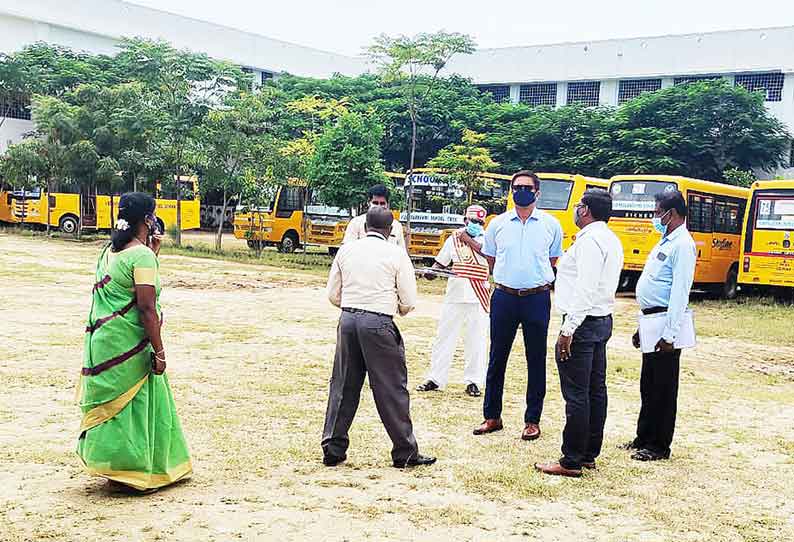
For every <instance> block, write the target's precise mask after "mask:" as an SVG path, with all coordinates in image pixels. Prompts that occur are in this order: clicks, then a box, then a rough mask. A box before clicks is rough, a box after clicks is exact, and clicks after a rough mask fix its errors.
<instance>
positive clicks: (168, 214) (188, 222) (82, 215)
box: [0, 177, 201, 233]
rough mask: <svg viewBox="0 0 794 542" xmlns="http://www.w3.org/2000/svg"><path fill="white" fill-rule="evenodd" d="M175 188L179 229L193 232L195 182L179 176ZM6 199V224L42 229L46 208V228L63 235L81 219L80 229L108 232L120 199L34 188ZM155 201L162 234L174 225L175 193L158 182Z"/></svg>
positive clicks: (197, 206) (196, 198)
mask: <svg viewBox="0 0 794 542" xmlns="http://www.w3.org/2000/svg"><path fill="white" fill-rule="evenodd" d="M179 189H180V190H181V191H182V229H183V230H191V229H196V228H198V227H199V226H200V222H199V221H200V205H201V202H200V200H199V196H198V183H197V181H196V179H195V178H194V177H183V178H182V179H180V181H179ZM6 199H7V200H8V202H9V203H8V206H9V211H10V215H11V216H10V220H9V221H10V222H16V223H26V224H37V225H45V226H46V224H47V209H48V206H49V217H50V226H52V227H55V228H59V229H60V230H61V231H63V232H64V233H75V232H76V231H77V228H78V226H79V224H80V220H81V219H82V221H83V228H84V229H95V230H109V229H111V228H112V227H113V224H115V221H116V218H117V216H118V206H119V199H120V196H113V199H112V202H111V196H107V195H104V194H97V193H95V192H83V193H82V194H73V193H67V192H52V193H51V194H49V197H48V196H47V194H46V193H44V191H43V190H41V189H39V188H36V189H33V190H27V191H15V192H10V193H9V195H8V196H7V198H6ZM155 199H156V201H157V211H156V212H157V218H158V219H159V222H160V226H161V227H162V228H163V231H168V229H169V228H171V227H173V226H175V225H176V203H177V202H176V193H175V192H173V189H172V190H171V191H170V192H166V191H164V190H162V189H161V185H160V183H158V184H157V194H155ZM111 207H112V210H111ZM111 215H112V216H111ZM0 220H2V217H0Z"/></svg>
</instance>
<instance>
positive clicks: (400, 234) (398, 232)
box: [393, 218, 405, 249]
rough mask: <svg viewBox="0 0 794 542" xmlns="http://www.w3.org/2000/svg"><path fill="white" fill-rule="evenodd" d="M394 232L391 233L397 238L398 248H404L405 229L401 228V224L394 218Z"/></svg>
mask: <svg viewBox="0 0 794 542" xmlns="http://www.w3.org/2000/svg"><path fill="white" fill-rule="evenodd" d="M393 230H394V233H393V235H394V236H395V237H396V238H397V246H398V247H400V248H403V249H404V248H405V230H403V225H402V224H400V221H399V220H397V219H396V218H395V219H394V227H393Z"/></svg>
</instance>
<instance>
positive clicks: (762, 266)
mask: <svg viewBox="0 0 794 542" xmlns="http://www.w3.org/2000/svg"><path fill="white" fill-rule="evenodd" d="M741 259H742V267H741V269H740V270H739V282H740V283H741V284H748V285H756V286H775V287H787V288H794V180H789V181H757V182H755V183H753V186H752V187H751V189H750V207H749V211H748V212H747V218H746V220H745V221H744V230H743V236H742V254H741Z"/></svg>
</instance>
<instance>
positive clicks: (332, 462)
mask: <svg viewBox="0 0 794 542" xmlns="http://www.w3.org/2000/svg"><path fill="white" fill-rule="evenodd" d="M345 459H347V456H346V455H343V456H342V457H339V456H338V455H326V456H323V465H325V466H326V467H335V466H337V465H338V464H339V463H341V462H343V461H344V460H345Z"/></svg>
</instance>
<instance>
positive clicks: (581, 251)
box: [560, 237, 606, 337]
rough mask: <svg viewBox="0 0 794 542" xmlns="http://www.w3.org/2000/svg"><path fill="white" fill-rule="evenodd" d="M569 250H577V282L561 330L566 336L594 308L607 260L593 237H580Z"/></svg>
mask: <svg viewBox="0 0 794 542" xmlns="http://www.w3.org/2000/svg"><path fill="white" fill-rule="evenodd" d="M569 250H576V252H575V257H576V282H575V283H574V287H573V289H574V293H573V295H572V296H571V299H572V300H573V303H572V305H571V307H570V308H569V312H568V314H566V315H565V321H564V322H563V324H562V329H561V330H560V333H561V334H563V335H565V336H566V337H570V336H571V335H573V334H574V333H575V332H576V329H577V328H578V327H579V326H580V325H582V322H584V319H585V318H587V314H588V313H589V312H590V311H591V310H592V308H593V305H594V303H595V298H596V295H597V294H598V282H599V281H600V280H601V275H602V273H603V268H604V263H605V261H606V260H605V257H604V253H603V251H602V250H601V247H600V246H598V243H597V242H596V240H595V239H594V238H592V237H585V238H584V239H580V240H579V241H577V242H576V243H575V244H574V245H573V247H571V248H570V249H569Z"/></svg>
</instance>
